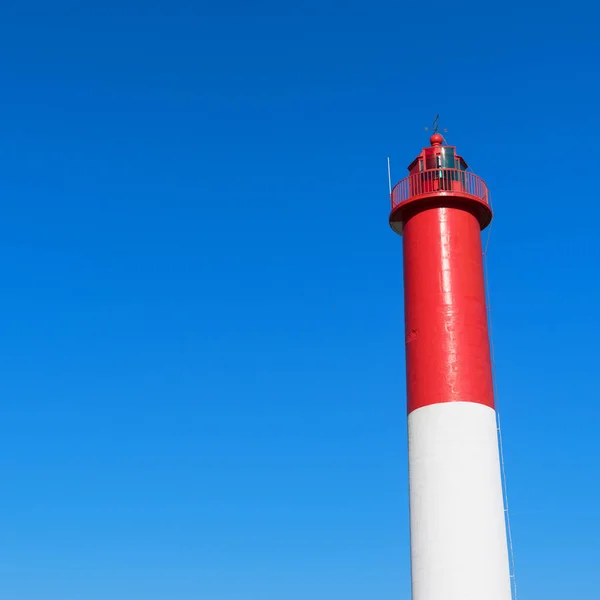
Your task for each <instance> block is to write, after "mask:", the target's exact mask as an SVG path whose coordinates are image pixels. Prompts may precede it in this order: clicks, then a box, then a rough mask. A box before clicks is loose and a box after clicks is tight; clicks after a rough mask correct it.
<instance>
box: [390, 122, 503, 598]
mask: <svg viewBox="0 0 600 600" xmlns="http://www.w3.org/2000/svg"><path fill="white" fill-rule="evenodd" d="M430 142H431V146H430V147H428V148H424V149H423V151H422V152H421V153H420V154H419V156H418V157H417V158H415V160H414V161H413V162H412V163H411V164H410V165H409V167H408V169H409V176H408V177H407V178H406V179H404V180H402V181H400V182H399V183H398V184H397V185H396V186H395V187H394V189H393V190H392V195H391V201H392V211H391V214H390V225H391V227H392V229H393V230H394V231H396V232H397V233H398V234H400V235H401V236H402V238H403V258H404V306H405V309H404V310H405V335H406V380H407V400H408V442H409V488H410V532H411V534H410V535H411V569H412V597H413V600H510V598H511V579H510V569H509V560H508V546H507V536H506V527H505V519H504V501H503V494H502V480H501V470H500V459H499V450H498V432H497V426H496V413H495V408H494V392H493V384H492V366H491V359H490V343H489V336H488V325H487V312H486V296H485V284H484V271H483V254H482V243H481V231H482V230H483V229H484V228H485V227H487V226H488V225H489V223H490V222H491V220H492V210H491V208H490V205H489V199H488V190H487V187H486V185H485V183H484V182H483V180H481V179H480V178H479V177H477V175H475V174H474V173H472V172H471V171H469V170H468V168H467V164H466V163H465V161H464V160H463V159H462V157H460V156H458V155H457V153H456V148H455V147H453V146H447V145H444V144H443V142H444V140H443V138H442V136H441V135H439V134H437V133H436V134H434V135H433V136H431V140H430Z"/></svg>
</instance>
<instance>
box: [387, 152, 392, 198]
mask: <svg viewBox="0 0 600 600" xmlns="http://www.w3.org/2000/svg"><path fill="white" fill-rule="evenodd" d="M388 185H389V188H390V196H391V195H392V169H391V167H390V157H389V156H388Z"/></svg>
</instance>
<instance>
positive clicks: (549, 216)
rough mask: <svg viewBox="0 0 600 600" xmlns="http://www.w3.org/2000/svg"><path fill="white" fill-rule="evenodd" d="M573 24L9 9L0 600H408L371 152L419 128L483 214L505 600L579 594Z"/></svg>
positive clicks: (596, 297)
mask: <svg viewBox="0 0 600 600" xmlns="http://www.w3.org/2000/svg"><path fill="white" fill-rule="evenodd" d="M480 4H482V3H480ZM559 9H560V10H559ZM584 9H585V10H584ZM565 13H567V14H565ZM598 17H599V15H598V9H597V7H593V6H592V5H591V4H590V5H589V6H588V7H583V6H582V7H581V8H579V7H576V6H573V5H570V6H569V10H568V11H566V10H565V7H564V6H562V7H557V9H556V10H555V11H553V9H552V8H551V7H549V6H548V5H546V6H545V7H544V8H543V10H540V7H537V8H534V7H533V6H532V7H528V6H524V5H522V4H519V5H516V4H515V5H510V4H503V5H502V7H501V8H500V7H498V8H491V7H489V6H488V7H487V8H482V7H481V6H480V5H469V4H465V3H461V4H456V3H454V4H452V5H450V4H448V5H440V4H435V5H433V4H431V3H428V4H427V5H417V4H412V5H410V6H403V5H402V3H398V2H395V3H392V2H383V1H378V0H375V1H372V2H369V3H365V4H364V5H359V4H355V5H354V4H352V3H341V2H330V3H328V2H313V1H312V0H308V1H307V2H304V3H293V4H291V3H290V4H287V5H286V4H285V3H281V2H271V1H268V2H256V3H252V4H251V3H248V4H246V3H239V2H226V3H223V4H222V5H221V6H220V7H217V6H216V5H214V4H211V5H208V4H207V5H205V6H203V5H202V3H192V2H189V3H185V2H179V1H177V0H175V1H172V2H170V3H166V2H146V3H137V2H133V1H131V0H124V1H122V2H119V3H116V2H102V3H100V2H96V3H94V2H86V3H67V2H63V1H61V0H58V1H57V2H55V3H54V4H53V5H52V8H49V7H48V6H47V5H45V4H44V3H41V2H40V3H36V2H31V3H29V4H27V3H21V4H20V5H19V8H18V10H12V11H11V10H10V7H9V8H8V9H6V10H5V11H4V15H3V18H2V20H1V24H0V49H1V52H0V56H1V62H0V76H1V82H2V94H1V95H0V109H1V110H0V114H1V115H2V117H1V118H0V198H1V202H0V206H1V207H2V211H1V218H0V245H1V252H0V272H1V273H2V281H3V289H2V294H1V296H0V311H1V312H2V314H3V315H4V318H3V319H1V320H0V336H1V337H0V339H1V340H2V344H1V346H0V352H1V354H0V371H1V373H2V377H1V378H0V402H1V404H0V408H1V418H0V457H1V459H0V460H1V463H0V478H1V484H0V539H1V543H0V597H2V599H3V600H39V599H41V598H43V599H44V600H81V599H82V598H85V599H86V600H100V599H102V600H104V599H108V598H110V600H137V599H140V600H142V599H143V600H158V599H161V600H162V599H165V598H168V599H169V600H191V599H194V600H197V599H198V598H201V599H207V600H239V599H240V598H243V599H244V600H281V599H285V600H305V599H306V598H311V599H312V600H325V599H327V600H330V599H331V598H344V599H345V600H366V599H368V600H372V599H373V598H378V599H379V600H385V599H392V598H394V599H408V598H409V597H410V581H409V553H408V548H409V546H408V543H409V541H408V506H407V486H406V481H407V472H406V439H405V438H406V425H405V392H404V363H403V360H404V349H403V323H402V271H401V240H400V238H398V237H396V236H395V235H394V234H393V233H392V232H391V230H390V229H389V227H388V225H387V216H388V210H389V204H388V196H387V176H386V157H387V156H388V155H390V156H391V158H392V170H393V175H394V178H395V179H399V178H401V177H403V176H404V173H405V167H406V165H408V163H409V162H410V161H411V160H412V159H413V158H414V156H415V155H416V154H417V153H418V151H419V150H420V148H421V147H422V145H424V144H426V143H427V137H428V136H427V134H426V133H425V132H424V131H423V126H424V125H427V124H429V123H430V122H431V121H432V119H433V117H434V116H435V114H436V113H437V112H440V113H441V114H442V126H444V127H447V128H448V130H449V132H448V134H447V138H448V140H449V142H451V143H453V144H456V145H457V146H458V147H459V151H460V153H461V154H462V155H463V156H464V157H465V158H466V160H467V161H468V162H469V164H470V165H471V166H472V167H473V169H474V170H475V171H476V172H477V173H478V174H479V175H481V176H482V177H483V178H484V179H485V180H486V181H487V182H488V184H489V186H490V187H491V189H492V192H493V199H494V205H495V210H496V219H495V222H494V225H493V229H492V234H491V242H490V251H489V268H490V274H491V289H492V308H493V322H494V345H495V350H496V362H497V369H498V389H499V396H498V405H499V407H500V410H501V413H502V417H503V429H504V440H505V453H506V463H507V473H508V483H509V489H510V501H511V511H512V521H513V534H514V540H515V552H516V561H517V577H518V586H519V595H520V597H521V598H523V599H524V598H530V599H532V600H533V599H536V598H543V599H544V600H559V599H564V598H571V597H572V596H573V594H576V596H577V598H578V600H592V599H596V598H597V589H598V583H599V580H598V570H597V565H598V564H600V550H599V548H598V544H597V540H598V537H599V535H600V519H599V517H598V506H599V505H600V488H599V486H598V482H597V477H596V476H595V475H594V474H593V473H594V469H595V468H596V466H597V464H598V461H599V459H600V442H599V441H598V425H597V422H598V417H599V416H600V413H599V408H598V403H597V398H598V385H597V373H598V368H597V362H598V357H599V351H598V334H599V332H600V317H599V312H598V309H597V307H598V306H599V305H600V284H599V282H598V276H597V274H598V256H599V251H598V242H597V240H598V239H599V236H600V226H599V224H598V223H599V219H600V202H599V200H598V197H597V196H598V191H597V186H596V185H595V180H596V174H597V172H598V164H597V160H596V158H595V154H594V148H595V146H596V143H597V142H596V138H597V136H598V135H599V133H598V129H597V120H598V115H597V107H598V97H599V90H600V85H599V83H598V77H597V76H596V75H595V73H596V72H597V70H598V64H599V62H600V42H598V41H597V34H596V29H597V28H596V27H595V24H596V23H597V22H598ZM569 19H573V20H572V21H570V20H569ZM575 19H577V20H578V21H579V22H577V21H576V20H575ZM595 38H596V41H594V39H595ZM588 155H589V156H588Z"/></svg>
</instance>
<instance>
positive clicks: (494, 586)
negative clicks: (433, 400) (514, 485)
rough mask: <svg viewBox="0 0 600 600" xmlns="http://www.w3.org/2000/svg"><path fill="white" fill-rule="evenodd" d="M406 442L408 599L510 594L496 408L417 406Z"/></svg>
mask: <svg viewBox="0 0 600 600" xmlns="http://www.w3.org/2000/svg"><path fill="white" fill-rule="evenodd" d="M408 440H409V485H410V525H411V563H412V585H413V600H510V598H511V590H510V571H509V563H508V554H507V551H506V550H507V549H506V532H505V521H504V504H503V495H502V483H501V476H500V460H499V452H498V436H497V429H496V413H495V411H494V410H493V409H492V408H490V407H489V406H485V405H483V404H478V403H474V402H444V403H439V404H432V405H429V406H423V407H422V408H418V409H417V410H414V411H413V412H411V413H410V414H409V416H408Z"/></svg>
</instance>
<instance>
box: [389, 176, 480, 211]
mask: <svg viewBox="0 0 600 600" xmlns="http://www.w3.org/2000/svg"><path fill="white" fill-rule="evenodd" d="M439 192H450V193H451V192H457V193H459V194H468V195H469V196H475V197H476V198H479V200H483V201H484V202H485V203H486V204H489V194H488V189H487V186H486V185H485V182H484V181H483V179H481V177H478V176H477V175H475V173H471V172H470V171H461V170H459V169H435V170H432V171H423V172H420V173H414V174H413V175H409V176H408V177H406V178H404V179H403V180H402V181H399V182H398V183H397V184H396V185H395V186H394V188H393V189H392V197H391V200H392V209H394V208H396V206H398V204H400V203H401V202H404V201H405V200H408V199H409V198H412V197H413V196H420V195H421V194H436V193H439Z"/></svg>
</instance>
